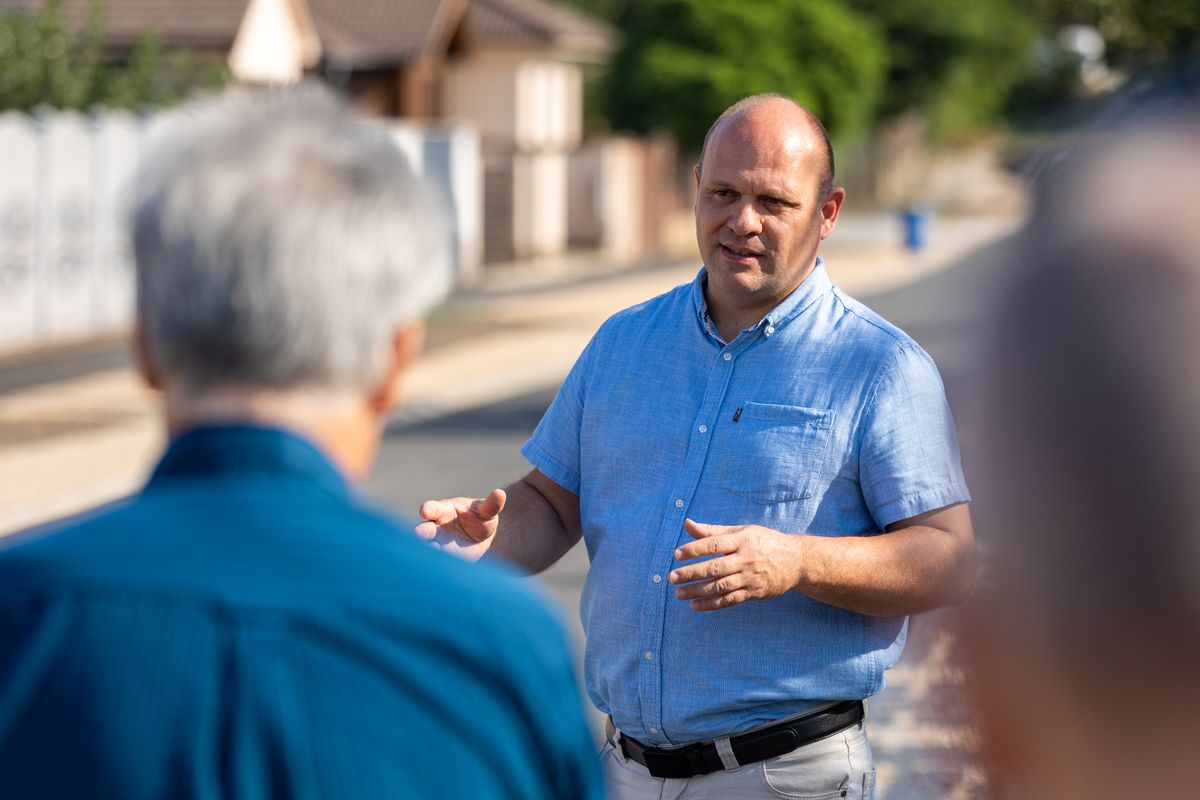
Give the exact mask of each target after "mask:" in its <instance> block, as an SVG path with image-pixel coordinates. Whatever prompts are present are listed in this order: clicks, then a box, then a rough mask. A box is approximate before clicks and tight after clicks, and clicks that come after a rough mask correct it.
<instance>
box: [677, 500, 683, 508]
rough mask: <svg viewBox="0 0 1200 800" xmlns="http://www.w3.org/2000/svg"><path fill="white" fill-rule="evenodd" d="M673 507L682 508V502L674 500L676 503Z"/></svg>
mask: <svg viewBox="0 0 1200 800" xmlns="http://www.w3.org/2000/svg"><path fill="white" fill-rule="evenodd" d="M675 507H676V508H683V501H682V500H676V501H675Z"/></svg>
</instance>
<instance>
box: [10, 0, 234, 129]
mask: <svg viewBox="0 0 1200 800" xmlns="http://www.w3.org/2000/svg"><path fill="white" fill-rule="evenodd" d="M103 34H104V9H103V4H102V3H101V2H99V0H97V1H96V2H93V3H92V4H91V6H90V7H89V10H88V22H87V25H86V27H85V29H84V31H83V32H82V35H77V34H76V33H75V32H74V31H73V30H72V29H71V27H70V24H69V23H68V22H67V20H66V18H65V17H64V15H63V13H62V8H61V4H60V1H59V0H52V2H50V3H49V4H47V6H46V7H45V8H44V9H43V10H42V11H41V12H39V13H38V14H35V15H21V14H16V13H8V14H0V110H3V109H15V110H19V111H30V110H32V109H34V108H35V107H37V106H39V105H48V106H52V107H55V108H63V109H86V108H88V107H91V106H95V105H104V106H110V107H116V108H139V107H142V106H148V105H151V106H163V105H170V104H171V103H175V102H178V101H179V100H181V99H182V98H183V97H184V96H186V95H187V94H188V93H189V92H190V91H191V90H192V89H194V88H197V87H201V86H204V87H214V88H215V87H217V86H220V85H222V84H224V83H226V82H227V81H228V72H227V70H226V69H225V67H224V65H223V64H211V63H205V62H203V61H201V60H199V59H197V58H196V57H195V56H194V55H192V54H191V53H188V52H186V51H180V52H175V53H170V54H168V53H166V52H165V51H164V48H163V46H162V43H161V41H160V40H159V39H158V38H157V37H156V36H154V35H153V34H150V33H147V34H143V35H142V36H141V37H140V38H139V40H138V42H137V44H136V45H135V46H134V48H133V51H132V53H131V54H130V56H129V59H128V61H127V62H126V63H124V64H109V63H106V61H105V59H104V49H103Z"/></svg>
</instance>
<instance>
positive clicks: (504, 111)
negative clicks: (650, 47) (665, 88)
mask: <svg viewBox="0 0 1200 800" xmlns="http://www.w3.org/2000/svg"><path fill="white" fill-rule="evenodd" d="M45 4H46V0H0V10H18V11H19V10H26V11H31V10H36V9H39V8H41V7H43V6H44V5H45ZM89 5H90V0H62V9H63V11H64V13H65V14H66V15H67V18H68V19H69V20H71V21H72V22H74V23H75V24H77V25H79V26H80V27H81V28H82V26H83V25H85V24H86V20H87V15H88V8H89ZM104 7H105V46H106V48H107V49H108V51H109V52H110V54H111V55H112V56H114V57H116V58H120V57H121V56H122V55H123V54H124V53H127V52H129V51H130V50H131V49H132V47H133V46H134V44H135V42H136V41H137V38H138V36H140V35H141V34H142V33H143V32H146V31H152V32H154V33H156V34H157V35H158V36H159V37H160V38H161V40H162V41H163V43H164V44H165V45H166V46H168V47H181V48H188V49H190V50H192V51H193V52H195V53H197V54H199V55H201V56H208V57H212V58H222V59H225V60H226V61H227V63H228V64H229V67H230V69H231V71H232V72H233V74H234V75H235V77H236V78H237V79H238V80H240V81H243V82H247V83H264V84H287V83H292V82H296V81H299V80H302V79H305V78H318V79H320V80H323V81H325V82H327V83H328V84H330V85H332V86H333V87H335V88H336V89H338V90H339V91H341V92H343V93H344V94H345V95H346V96H347V97H348V98H349V99H350V101H351V102H352V103H354V104H355V105H356V106H357V107H359V108H361V109H363V110H365V111H368V112H370V113H374V114H377V115H380V116H383V117H389V118H397V119H403V120H407V121H416V122H420V123H423V124H433V125H446V126H451V127H452V126H457V125H463V126H468V127H470V128H471V129H473V130H474V131H476V132H477V133H478V136H479V142H480V162H481V167H482V169H481V173H482V174H481V180H482V182H483V187H482V197H483V208H482V219H483V230H482V257H483V259H484V260H485V261H492V262H494V261H507V260H512V259H521V258H528V257H533V256H539V255H547V254H553V253H558V252H561V251H563V250H565V249H566V247H567V246H568V243H569V232H568V194H569V193H568V172H569V170H568V162H569V158H570V156H571V155H572V154H573V153H575V152H576V151H577V150H578V148H579V145H580V142H581V138H582V122H583V71H584V70H585V69H586V68H588V66H589V65H598V64H602V63H603V62H604V61H605V60H606V58H607V57H608V55H609V53H610V52H611V50H612V48H613V46H614V43H615V34H614V31H613V30H612V29H611V28H610V27H609V26H607V25H605V24H603V23H600V22H597V21H594V20H591V19H589V18H586V17H584V16H583V15H581V14H579V13H576V12H574V11H571V10H569V9H566V8H563V7H561V6H558V5H555V4H553V3H552V2H549V0H190V2H188V3H186V4H184V3H179V2H172V0H106V2H105V4H104Z"/></svg>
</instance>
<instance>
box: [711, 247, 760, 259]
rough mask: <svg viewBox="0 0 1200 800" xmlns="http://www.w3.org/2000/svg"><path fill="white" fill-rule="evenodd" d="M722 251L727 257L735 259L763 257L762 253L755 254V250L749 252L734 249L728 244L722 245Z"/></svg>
mask: <svg viewBox="0 0 1200 800" xmlns="http://www.w3.org/2000/svg"><path fill="white" fill-rule="evenodd" d="M721 249H722V250H724V251H725V255H728V256H732V257H734V258H758V257H759V256H761V255H762V253H758V252H755V251H754V250H747V249H745V248H742V247H732V246H730V245H727V244H722V245H721Z"/></svg>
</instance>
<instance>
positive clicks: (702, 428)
mask: <svg viewBox="0 0 1200 800" xmlns="http://www.w3.org/2000/svg"><path fill="white" fill-rule="evenodd" d="M696 430H698V431H700V432H701V433H708V426H707V425H701V426H700V427H699V428H697V429H696Z"/></svg>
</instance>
